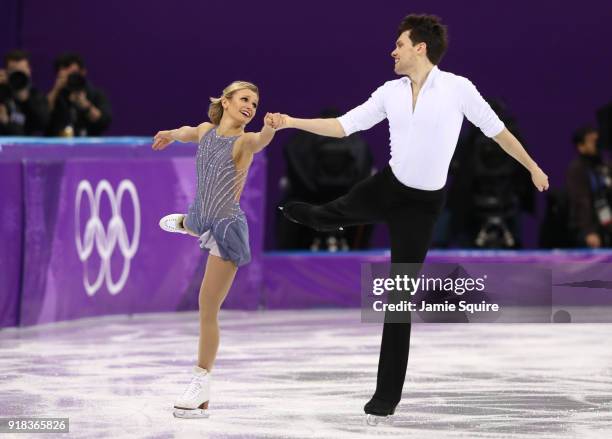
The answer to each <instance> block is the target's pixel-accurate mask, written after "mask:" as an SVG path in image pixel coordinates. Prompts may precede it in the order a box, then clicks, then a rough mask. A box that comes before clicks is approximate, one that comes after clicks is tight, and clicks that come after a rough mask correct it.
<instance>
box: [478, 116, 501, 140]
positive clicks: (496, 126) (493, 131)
mask: <svg viewBox="0 0 612 439" xmlns="http://www.w3.org/2000/svg"><path fill="white" fill-rule="evenodd" d="M504 128H506V126H505V125H504V123H503V122H502V121H501V120H500V119H499V118H497V120H496V121H495V122H493V123H490V124H489V125H488V126H487V127H486V129H483V130H482V132H483V134H484V135H485V136H487V137H495V136H497V135H498V134H499V133H501V132H502V131H503V130H504Z"/></svg>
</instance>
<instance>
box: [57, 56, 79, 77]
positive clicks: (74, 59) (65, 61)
mask: <svg viewBox="0 0 612 439" xmlns="http://www.w3.org/2000/svg"><path fill="white" fill-rule="evenodd" d="M72 64H77V65H78V66H79V67H80V68H81V69H83V68H85V62H84V61H83V58H82V57H81V55H79V54H78V53H62V54H61V55H60V56H58V57H57V58H55V63H54V66H55V71H56V72H58V71H59V70H60V69H63V68H64V67H68V66H71V65H72Z"/></svg>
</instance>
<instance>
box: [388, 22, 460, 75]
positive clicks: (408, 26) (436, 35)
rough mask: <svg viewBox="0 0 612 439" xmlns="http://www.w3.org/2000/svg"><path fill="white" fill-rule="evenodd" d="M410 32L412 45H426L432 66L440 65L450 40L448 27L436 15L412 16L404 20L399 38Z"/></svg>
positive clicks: (399, 31)
mask: <svg viewBox="0 0 612 439" xmlns="http://www.w3.org/2000/svg"><path fill="white" fill-rule="evenodd" d="M407 30H409V31H410V41H412V44H418V43H425V44H426V45H427V58H429V61H431V63H432V64H438V63H440V60H441V59H442V56H443V55H444V52H446V47H447V46H448V39H447V36H446V26H444V25H443V24H442V23H441V22H440V18H438V17H436V16H435V15H425V14H423V15H417V14H410V15H408V16H407V17H406V18H404V19H403V20H402V22H401V23H400V26H399V29H398V30H397V36H398V38H399V36H400V35H401V34H402V33H404V32H405V31H407Z"/></svg>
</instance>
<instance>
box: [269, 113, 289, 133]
mask: <svg viewBox="0 0 612 439" xmlns="http://www.w3.org/2000/svg"><path fill="white" fill-rule="evenodd" d="M288 118H289V116H287V115H286V114H281V113H266V116H265V117H264V125H265V126H267V127H270V128H272V129H273V130H275V131H276V130H282V129H283V128H288V126H287V122H288Z"/></svg>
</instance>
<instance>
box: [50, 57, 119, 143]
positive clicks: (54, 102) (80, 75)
mask: <svg viewBox="0 0 612 439" xmlns="http://www.w3.org/2000/svg"><path fill="white" fill-rule="evenodd" d="M55 71H56V72H57V78H56V80H55V85H54V86H53V89H52V90H51V91H50V92H49V94H48V95H47V98H48V100H49V107H50V108H51V120H50V123H49V126H48V128H47V134H48V135H50V136H65V137H72V136H99V135H101V134H102V133H103V132H104V131H106V129H107V128H108V127H109V125H110V122H111V112H110V106H109V104H108V101H107V99H106V96H105V95H104V93H102V91H100V90H98V89H96V88H94V87H92V85H91V84H90V83H89V81H88V80H87V77H86V75H87V70H86V69H85V64H84V62H83V59H82V58H81V57H80V56H79V55H77V54H72V53H67V54H63V55H61V56H59V57H58V58H57V59H56V61H55Z"/></svg>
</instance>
